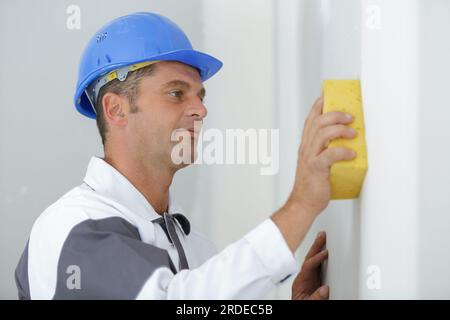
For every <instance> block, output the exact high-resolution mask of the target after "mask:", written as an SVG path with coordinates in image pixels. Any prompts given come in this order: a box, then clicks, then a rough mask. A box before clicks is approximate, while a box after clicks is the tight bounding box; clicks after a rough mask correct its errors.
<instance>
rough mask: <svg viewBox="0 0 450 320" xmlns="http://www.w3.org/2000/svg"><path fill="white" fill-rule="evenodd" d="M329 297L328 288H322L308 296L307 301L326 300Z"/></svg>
mask: <svg viewBox="0 0 450 320" xmlns="http://www.w3.org/2000/svg"><path fill="white" fill-rule="evenodd" d="M329 295H330V288H329V287H328V286H322V287H320V288H318V289H317V290H316V291H314V293H313V294H312V295H310V296H309V298H308V299H309V300H328V299H329Z"/></svg>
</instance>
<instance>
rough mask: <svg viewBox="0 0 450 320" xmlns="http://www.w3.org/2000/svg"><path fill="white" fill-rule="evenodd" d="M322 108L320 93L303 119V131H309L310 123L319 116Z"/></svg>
mask: <svg viewBox="0 0 450 320" xmlns="http://www.w3.org/2000/svg"><path fill="white" fill-rule="evenodd" d="M322 109H323V96H322V95H321V96H320V97H318V98H317V99H316V101H314V104H313V106H312V107H311V110H310V111H309V114H308V117H307V118H306V121H305V131H306V132H309V131H310V130H309V129H310V128H311V124H312V122H313V121H314V119H315V118H317V117H319V116H320V115H321V114H322Z"/></svg>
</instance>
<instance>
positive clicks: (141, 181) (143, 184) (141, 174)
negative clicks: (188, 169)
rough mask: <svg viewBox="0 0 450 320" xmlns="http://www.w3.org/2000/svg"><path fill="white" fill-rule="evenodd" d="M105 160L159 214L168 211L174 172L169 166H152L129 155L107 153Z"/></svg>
mask: <svg viewBox="0 0 450 320" xmlns="http://www.w3.org/2000/svg"><path fill="white" fill-rule="evenodd" d="M104 160H105V161H106V162H107V163H109V164H110V165H111V166H113V167H114V168H115V169H116V170H117V171H119V172H120V173H121V174H122V175H123V176H125V177H126V178H127V179H128V180H129V181H130V182H131V183H132V184H133V186H134V187H135V188H136V189H138V190H139V192H140V193H141V194H142V195H143V196H144V197H145V198H146V199H147V201H148V202H149V203H150V205H151V206H152V208H153V209H154V210H155V211H156V212H157V213H158V214H160V215H162V214H163V213H164V212H167V210H168V206H169V188H170V185H171V184H172V180H173V176H174V172H172V171H171V170H170V169H169V168H161V167H156V166H152V164H149V163H142V162H140V161H136V160H135V159H130V158H127V157H123V158H119V157H111V156H108V155H106V154H105V157H104Z"/></svg>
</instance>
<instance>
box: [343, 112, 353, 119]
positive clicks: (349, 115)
mask: <svg viewBox="0 0 450 320" xmlns="http://www.w3.org/2000/svg"><path fill="white" fill-rule="evenodd" d="M345 116H346V117H347V119H349V120H351V119H353V116H352V115H351V114H350V113H346V114H345Z"/></svg>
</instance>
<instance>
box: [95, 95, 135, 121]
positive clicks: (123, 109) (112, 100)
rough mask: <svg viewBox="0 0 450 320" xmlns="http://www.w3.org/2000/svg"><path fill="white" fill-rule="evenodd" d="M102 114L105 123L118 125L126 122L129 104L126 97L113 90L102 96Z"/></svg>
mask: <svg viewBox="0 0 450 320" xmlns="http://www.w3.org/2000/svg"><path fill="white" fill-rule="evenodd" d="M102 105H103V115H104V118H105V120H106V122H107V123H109V124H111V125H115V126H119V127H123V126H126V125H127V124H128V112H129V110H128V109H129V105H128V101H127V99H125V98H124V97H122V96H121V95H119V94H117V93H113V92H107V93H105V94H104V95H103V97H102Z"/></svg>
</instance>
